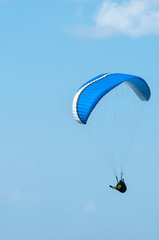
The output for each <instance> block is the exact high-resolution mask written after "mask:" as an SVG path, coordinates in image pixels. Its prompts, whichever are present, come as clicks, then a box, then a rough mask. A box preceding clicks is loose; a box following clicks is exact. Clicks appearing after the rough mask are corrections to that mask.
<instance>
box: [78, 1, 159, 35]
mask: <svg viewBox="0 0 159 240" xmlns="http://www.w3.org/2000/svg"><path fill="white" fill-rule="evenodd" d="M92 20H93V24H92V26H84V25H83V26H78V27H76V31H75V29H74V32H76V34H77V35H80V36H83V37H99V38H100V37H109V36H112V35H116V34H124V35H128V36H132V37H138V36H142V35H148V34H159V1H158V0H151V1H150V0H125V1H120V2H119V1H118V2H117V1H112V0H105V1H104V2H103V3H102V4H101V5H100V6H99V7H98V9H97V11H96V13H95V14H94V16H93V17H92Z"/></svg>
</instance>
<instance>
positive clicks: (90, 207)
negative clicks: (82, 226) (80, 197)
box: [85, 202, 96, 212]
mask: <svg viewBox="0 0 159 240" xmlns="http://www.w3.org/2000/svg"><path fill="white" fill-rule="evenodd" d="M95 209H96V204H95V203H94V202H88V203H87V205H86V207H85V211H86V212H92V211H94V210H95Z"/></svg>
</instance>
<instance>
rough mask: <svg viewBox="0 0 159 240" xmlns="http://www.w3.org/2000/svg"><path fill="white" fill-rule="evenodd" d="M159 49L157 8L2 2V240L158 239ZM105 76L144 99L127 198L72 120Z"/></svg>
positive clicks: (86, 1) (76, 1) (108, 0)
mask: <svg viewBox="0 0 159 240" xmlns="http://www.w3.org/2000/svg"><path fill="white" fill-rule="evenodd" d="M158 42H159V1H158V0H152V1H151V2H150V1H148V0H142V1H141V0H125V1H123V0H119V1H117V0H116V1H115V0H114V1H112V0H94V1H91V0H45V1H44V0H38V1H37V0H28V1H20V0H14V1H13V0H0V110H1V111H0V226H1V227H0V239H3V240H11V239H12V240H13V239H16V240H21V239H23V240H42V239H47V240H52V239H55V240H81V239H82V240H86V239H91V240H97V239H100V240H105V239H109V240H115V239H117V238H118V239H122V240H126V239H129V240H133V239H136V240H141V239H144V240H149V239H153V240H158V239H159V230H158V222H159V205H158V202H159V190H158V185H159V174H158V169H159V149H158V142H159V125H158V122H159V110H158V105H159V98H158V91H159V90H158V89H159V78H158V66H159V44H158ZM106 72H121V73H128V74H134V75H138V76H141V77H143V78H144V79H145V80H146V82H147V83H148V84H149V86H150V89H151V93H152V96H151V99H150V101H149V102H148V103H147V108H146V109H145V111H143V115H142V119H141V123H140V125H139V130H138V132H137V135H136V138H135V144H134V146H133V151H132V152H131V156H130V159H129V163H128V166H127V169H126V171H125V173H124V177H125V181H126V183H127V186H128V190H127V192H126V193H125V194H120V193H119V192H117V191H115V190H112V189H111V188H109V184H112V185H113V184H115V183H116V181H115V177H114V175H113V174H112V172H111V170H110V168H109V167H108V165H107V161H106V160H105V162H104V161H103V159H102V158H101V156H100V154H99V151H98V150H97V149H96V148H95V147H94V145H93V143H92V142H91V141H90V139H89V136H88V135H87V134H86V132H85V131H84V129H83V126H81V125H80V124H78V123H77V122H76V121H75V120H74V118H73V115H72V101H73V97H74V95H75V93H76V91H77V90H78V88H79V87H80V86H81V85H82V84H83V83H85V82H86V81H88V80H90V79H91V78H93V77H95V76H96V75H98V74H101V73H106ZM130 134H133V131H130Z"/></svg>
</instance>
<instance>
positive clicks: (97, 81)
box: [72, 73, 151, 192]
mask: <svg viewBox="0 0 159 240" xmlns="http://www.w3.org/2000/svg"><path fill="white" fill-rule="evenodd" d="M124 85H125V86H126V85H127V86H128V87H129V89H132V90H133V91H134V93H135V94H136V96H137V97H138V99H140V100H141V101H148V100H149V99H150V96H151V92H150V88H149V86H148V84H147V83H146V82H145V80H144V79H143V78H141V77H138V76H135V75H130V74H122V73H109V74H101V75H99V76H96V77H95V78H93V79H91V80H90V81H88V82H86V83H85V84H84V85H82V86H81V87H80V88H79V90H78V91H77V93H76V94H75V96H74V99H73V105H72V111H73V115H74V118H75V120H76V121H77V122H78V123H80V124H82V125H85V126H86V128H89V127H91V124H92V125H93V124H94V126H93V127H92V129H91V130H90V135H91V134H92V131H94V130H95V131H96V132H95V133H94V136H93V137H94V140H95V141H96V143H97V144H96V145H99V148H100V149H101V151H100V152H105V153H104V154H105V156H104V158H105V159H106V161H107V163H108V165H109V166H110V168H111V170H112V171H113V173H114V175H115V176H117V173H116V168H117V167H118V168H120V173H121V172H123V169H124V167H125V165H126V162H127V160H128V158H129V153H130V148H131V146H132V135H133V132H134V131H135V130H136V125H135V124H136V122H137V121H138V120H137V117H136V116H137V114H135V111H136V110H137V107H138V105H140V104H139V103H138V102H135V101H137V100H136V98H134V96H135V95H134V94H132V95H133V96H132V97H131V96H130V95H131V93H130V92H128V94H127V96H126V98H125V99H124V94H125V93H126V92H127V91H129V90H128V88H127V87H124V91H123V92H122V91H120V86H124ZM125 88H127V89H125ZM118 89H119V91H118V92H119V100H121V101H122V104H123V105H122V104H121V103H120V101H118V99H117V95H118V94H117V91H116V90H118ZM111 92H112V97H113V98H114V99H115V100H114V102H113V101H112V100H111V99H109V96H111ZM131 92H132V91H131ZM105 98H106V100H107V102H106V103H105V104H104V103H103V99H105ZM131 99H132V106H130V105H129V103H130V102H131ZM101 100H102V104H101V103H100V102H101ZM135 104H136V105H135ZM101 105H102V107H103V110H102V113H103V116H100V115H99V114H98V113H97V114H96V115H95V113H94V112H95V109H98V108H100V107H99V106H101ZM134 106H135V107H134ZM108 110H110V112H108ZM139 113H140V110H139ZM129 115H130V116H129ZM112 116H113V117H112ZM90 118H91V120H90V124H88V122H89V121H88V120H89V119H90ZM135 118H136V119H135ZM99 121H101V122H99ZM133 125H134V126H133ZM96 129H97V130H96ZM129 132H130V133H129ZM97 135H99V137H97ZM106 146H107V149H106ZM108 152H109V154H108ZM108 155H109V156H108ZM116 178H117V177H116ZM111 187H112V186H111ZM112 188H114V189H117V190H118V191H120V192H125V191H126V189H127V188H126V185H125V182H124V180H123V179H121V181H120V182H118V183H117V186H116V187H112Z"/></svg>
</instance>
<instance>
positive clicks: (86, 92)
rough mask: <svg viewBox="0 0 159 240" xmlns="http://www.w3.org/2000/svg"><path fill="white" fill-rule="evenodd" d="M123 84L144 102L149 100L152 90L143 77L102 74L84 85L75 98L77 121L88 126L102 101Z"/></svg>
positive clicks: (74, 105) (74, 112) (74, 106)
mask: <svg viewBox="0 0 159 240" xmlns="http://www.w3.org/2000/svg"><path fill="white" fill-rule="evenodd" d="M121 83H126V84H127V85H128V86H129V87H131V88H132V90H133V91H134V92H135V93H136V95H137V96H138V97H139V98H140V99H141V100H142V101H148V100H149V98H150V95H151V92H150V88H149V86H148V85H147V83H146V82H145V80H144V79H142V78H141V77H138V76H134V75H129V74H122V73H112V74H101V75H99V76H97V77H95V78H93V79H91V80H90V81H88V82H86V83H85V84H84V85H82V86H81V88H80V89H79V90H78V91H77V93H76V95H75V96H74V100H73V115H74V117H75V120H77V121H78V122H80V123H83V124H86V122H87V120H88V118H89V116H90V114H91V112H92V110H93V109H94V107H95V106H96V105H97V103H98V102H99V101H100V99H101V98H102V97H103V96H104V95H106V94H107V93H108V92H109V91H111V90H112V89H113V88H115V87H117V86H118V85H120V84H121Z"/></svg>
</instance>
